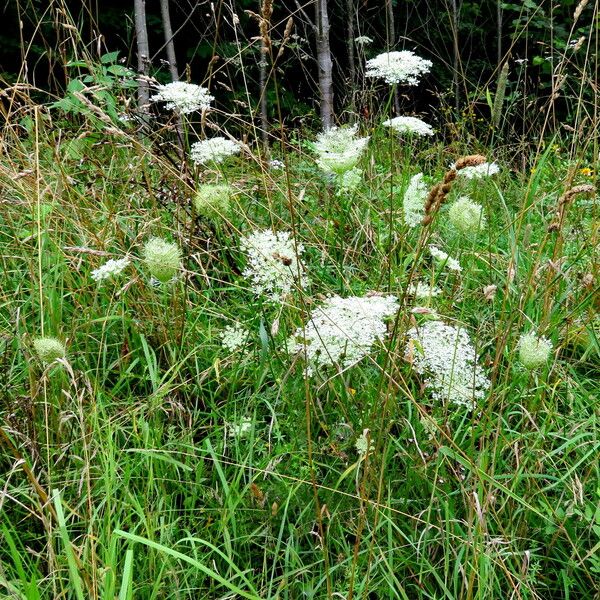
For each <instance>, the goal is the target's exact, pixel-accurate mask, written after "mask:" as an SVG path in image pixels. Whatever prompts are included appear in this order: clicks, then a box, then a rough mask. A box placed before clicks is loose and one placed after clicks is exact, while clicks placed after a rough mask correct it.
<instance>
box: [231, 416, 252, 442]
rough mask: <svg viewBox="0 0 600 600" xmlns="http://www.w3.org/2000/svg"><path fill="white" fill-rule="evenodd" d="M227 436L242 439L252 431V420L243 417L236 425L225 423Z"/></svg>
mask: <svg viewBox="0 0 600 600" xmlns="http://www.w3.org/2000/svg"><path fill="white" fill-rule="evenodd" d="M225 429H226V431H227V436H228V437H230V438H243V437H246V436H247V435H248V434H249V433H250V432H251V431H252V419H251V418H250V417H244V418H243V419H242V420H241V421H238V422H237V423H225Z"/></svg>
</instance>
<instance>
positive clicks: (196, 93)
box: [150, 81, 215, 115]
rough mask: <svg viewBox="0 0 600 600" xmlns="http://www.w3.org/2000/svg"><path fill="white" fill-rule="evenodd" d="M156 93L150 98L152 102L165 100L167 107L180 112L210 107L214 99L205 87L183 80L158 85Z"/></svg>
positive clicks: (184, 112) (185, 112) (190, 111)
mask: <svg viewBox="0 0 600 600" xmlns="http://www.w3.org/2000/svg"><path fill="white" fill-rule="evenodd" d="M157 92H158V93H156V94H154V96H152V97H151V98H150V100H152V101H153V102H166V103H167V104H166V106H167V109H169V110H176V111H178V112H180V113H182V114H184V115H185V114H188V113H192V112H194V111H196V110H206V109H208V108H210V103H211V102H212V101H213V100H214V99H215V98H214V96H211V95H210V94H209V93H208V90H207V89H206V88H203V87H202V86H199V85H196V84H194V83H186V82H185V81H173V82H172V83H167V84H166V85H159V86H158V88H157Z"/></svg>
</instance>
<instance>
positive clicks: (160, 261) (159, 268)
mask: <svg viewBox="0 0 600 600" xmlns="http://www.w3.org/2000/svg"><path fill="white" fill-rule="evenodd" d="M144 262H145V263H146V266H147V267H148V270H149V271H150V275H152V277H154V278H155V279H158V281H160V282H161V283H166V282H167V281H171V279H173V277H175V275H177V272H178V271H179V270H180V269H181V250H180V249H179V247H178V246H177V244H173V243H171V242H167V241H165V240H163V239H161V238H150V239H149V240H148V241H147V242H146V245H145V246H144Z"/></svg>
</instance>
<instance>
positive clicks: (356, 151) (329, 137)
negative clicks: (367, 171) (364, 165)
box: [314, 125, 369, 175]
mask: <svg viewBox="0 0 600 600" xmlns="http://www.w3.org/2000/svg"><path fill="white" fill-rule="evenodd" d="M357 132H358V125H353V126H352V127H332V128H331V129H328V130H327V131H324V132H323V133H320V134H319V135H318V136H317V141H316V142H315V144H314V148H315V152H316V153H317V155H318V157H317V164H318V165H319V167H320V168H321V169H323V171H325V172H328V173H336V174H338V175H343V174H344V173H345V172H346V171H350V170H351V169H353V168H354V167H355V166H356V164H357V163H358V161H359V159H360V156H361V154H362V153H363V151H364V149H365V148H366V146H367V144H368V142H369V137H368V136H367V137H364V138H357V137H356V133H357Z"/></svg>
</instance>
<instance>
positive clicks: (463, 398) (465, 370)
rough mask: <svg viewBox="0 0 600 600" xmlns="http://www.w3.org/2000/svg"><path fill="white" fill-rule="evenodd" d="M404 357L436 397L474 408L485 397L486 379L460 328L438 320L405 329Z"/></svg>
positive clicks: (472, 348) (470, 345)
mask: <svg viewBox="0 0 600 600" xmlns="http://www.w3.org/2000/svg"><path fill="white" fill-rule="evenodd" d="M408 337H409V341H408V344H407V346H406V356H407V357H409V358H410V360H411V361H412V364H413V367H414V369H415V371H417V373H420V374H421V375H426V376H427V377H428V379H427V380H426V381H425V383H426V385H427V387H428V388H430V389H431V391H432V396H433V397H434V398H435V399H436V400H441V401H446V400H447V401H449V402H452V403H454V404H458V405H460V406H466V407H467V408H469V409H471V410H472V409H474V408H475V406H476V403H477V401H478V400H482V399H483V398H485V395H486V393H487V391H488V390H489V387H490V381H489V379H488V378H487V377H486V376H485V373H484V371H483V369H482V368H481V367H480V366H479V365H478V364H477V354H476V352H475V348H474V347H473V345H472V344H471V340H470V339H469V334H468V333H467V332H466V331H465V330H464V329H458V328H456V327H452V326H451V325H446V324H445V323H443V322H442V321H426V322H425V323H423V325H421V326H420V327H419V328H412V329H410V330H409V331H408Z"/></svg>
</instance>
